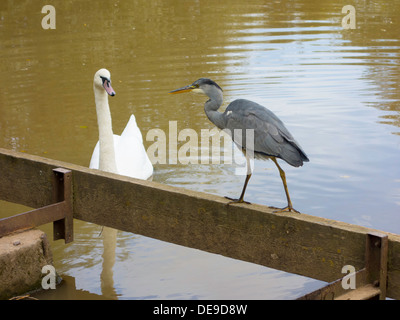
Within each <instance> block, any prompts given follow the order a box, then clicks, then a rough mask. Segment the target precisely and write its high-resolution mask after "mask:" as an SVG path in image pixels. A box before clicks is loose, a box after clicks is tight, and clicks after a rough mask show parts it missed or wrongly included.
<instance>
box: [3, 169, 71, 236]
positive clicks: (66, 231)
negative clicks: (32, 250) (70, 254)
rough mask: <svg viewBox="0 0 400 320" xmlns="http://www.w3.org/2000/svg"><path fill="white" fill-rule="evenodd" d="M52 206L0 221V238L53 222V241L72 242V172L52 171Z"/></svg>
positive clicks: (64, 170)
mask: <svg viewBox="0 0 400 320" xmlns="http://www.w3.org/2000/svg"><path fill="white" fill-rule="evenodd" d="M53 172H54V180H53V201H54V204H50V205H48V206H45V207H42V208H39V209H35V210H32V211H28V212H25V213H21V214H17V215H15V216H12V217H7V218H3V219H0V238H1V237H3V236H5V235H8V234H10V233H13V232H16V231H22V230H26V229H31V228H34V227H38V226H40V225H43V224H46V223H50V222H53V238H54V240H59V239H64V240H65V243H69V242H71V241H73V211H72V172H71V171H70V170H66V169H63V168H57V169H53Z"/></svg>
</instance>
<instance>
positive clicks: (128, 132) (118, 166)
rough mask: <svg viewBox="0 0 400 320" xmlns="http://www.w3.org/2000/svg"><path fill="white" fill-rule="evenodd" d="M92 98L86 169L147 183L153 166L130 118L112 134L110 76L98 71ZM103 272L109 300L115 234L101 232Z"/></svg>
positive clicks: (111, 89) (107, 73) (112, 93)
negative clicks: (93, 139) (91, 142)
mask: <svg viewBox="0 0 400 320" xmlns="http://www.w3.org/2000/svg"><path fill="white" fill-rule="evenodd" d="M93 90H94V97H95V102H96V112H97V122H98V126H99V141H98V142H97V145H96V147H95V148H94V151H93V154H92V158H91V160H90V165H89V167H90V168H92V169H99V170H102V171H107V172H112V173H118V174H121V175H126V176H129V177H133V178H138V179H148V178H150V177H151V176H152V174H153V166H152V164H151V162H150V160H149V158H148V156H147V153H146V150H145V148H144V146H143V138H142V134H141V133H140V130H139V128H138V126H137V124H136V120H135V116H134V115H131V118H130V119H129V122H128V124H127V125H126V127H125V129H124V131H123V132H122V134H121V135H120V136H118V135H115V134H113V131H112V122H111V113H110V107H109V105H108V95H110V96H114V95H115V92H114V90H113V88H112V87H111V78H110V72H109V71H108V70H106V69H100V70H99V71H97V72H96V74H95V75H94V81H93ZM102 233H103V239H104V240H103V246H104V252H103V269H102V273H101V291H102V293H103V295H107V296H109V297H110V298H115V297H116V292H115V289H114V282H113V271H112V268H113V266H114V263H115V249H116V243H117V230H116V229H112V228H107V227H104V228H103V231H102Z"/></svg>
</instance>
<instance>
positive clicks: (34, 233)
mask: <svg viewBox="0 0 400 320" xmlns="http://www.w3.org/2000/svg"><path fill="white" fill-rule="evenodd" d="M45 265H53V257H52V253H51V250H50V244H49V241H48V239H47V236H46V234H45V233H44V232H43V231H41V230H37V229H31V230H27V231H23V232H19V233H14V234H12V235H8V236H5V237H3V238H0V299H9V298H11V297H14V296H18V295H21V294H24V293H26V292H29V291H33V290H36V289H39V288H41V281H42V278H43V277H44V276H45V274H42V268H43V266H45Z"/></svg>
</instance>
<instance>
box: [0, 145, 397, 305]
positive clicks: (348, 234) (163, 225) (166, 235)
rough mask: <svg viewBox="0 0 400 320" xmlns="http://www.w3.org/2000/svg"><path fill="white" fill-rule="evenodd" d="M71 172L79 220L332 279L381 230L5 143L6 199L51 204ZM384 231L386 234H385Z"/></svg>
mask: <svg viewBox="0 0 400 320" xmlns="http://www.w3.org/2000/svg"><path fill="white" fill-rule="evenodd" d="M58 167H61V168H65V169H68V170H71V171H72V207H73V217H74V218H75V219H80V220H83V221H87V222H92V223H96V224H99V225H105V226H109V227H113V228H116V229H119V230H123V231H128V232H133V233H136V234H141V235H144V236H147V237H151V238H155V239H159V240H163V241H167V242H171V243H175V244H179V245H183V246H186V247H190V248H196V249H200V250H204V251H208V252H212V253H217V254H221V255H224V256H226V257H231V258H234V259H240V260H243V261H248V262H252V263H256V264H260V265H263V266H267V267H270V268H275V269H279V270H283V271H286V272H291V273H295V274H299V275H303V276H307V277H311V278H314V279H318V280H322V281H327V282H332V281H334V280H337V279H339V278H341V277H343V276H344V274H342V273H341V271H342V267H343V266H345V265H352V266H354V267H355V268H356V270H360V269H362V268H364V267H365V243H366V235H367V234H368V233H371V232H377V230H372V229H369V228H365V227H360V226H356V225H352V224H348V223H343V222H339V221H334V220H329V219H324V218H319V217H314V216H310V215H307V214H297V213H273V212H272V210H271V209H270V208H269V207H266V206H262V205H256V204H251V205H249V204H235V205H228V200H227V199H225V198H222V197H219V196H214V195H210V194H205V193H200V192H194V191H188V190H186V189H182V188H176V187H171V186H167V185H162V184H159V183H156V182H151V181H143V180H136V179H133V178H128V177H124V176H119V175H115V174H110V173H105V172H101V171H98V170H92V169H88V168H86V167H82V166H77V165H73V164H69V163H64V162H60V161H55V160H50V159H44V158H41V157H38V156H32V155H27V154H22V153H17V152H14V151H10V150H5V149H1V148H0V199H1V200H6V201H9V202H14V203H19V204H23V205H26V206H29V207H32V208H39V207H43V206H47V205H50V204H52V203H53V195H52V194H53V190H52V189H53V185H54V184H53V171H52V170H53V169H55V168H58ZM379 232H381V231H379ZM381 233H384V234H387V235H388V263H387V275H388V276H387V296H388V297H391V298H395V299H399V298H400V236H399V235H395V234H390V233H387V232H381Z"/></svg>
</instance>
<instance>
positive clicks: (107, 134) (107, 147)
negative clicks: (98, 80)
mask: <svg viewBox="0 0 400 320" xmlns="http://www.w3.org/2000/svg"><path fill="white" fill-rule="evenodd" d="M94 98H95V101H96V112H97V123H98V126H99V141H100V155H99V158H100V159H99V170H103V171H107V172H113V173H118V170H117V164H116V161H115V149H114V137H113V131H112V123H111V113H110V107H109V105H108V95H107V93H106V92H105V90H99V89H98V88H96V87H94Z"/></svg>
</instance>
